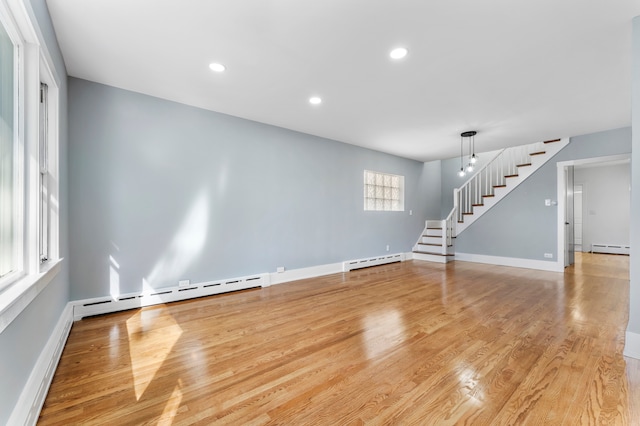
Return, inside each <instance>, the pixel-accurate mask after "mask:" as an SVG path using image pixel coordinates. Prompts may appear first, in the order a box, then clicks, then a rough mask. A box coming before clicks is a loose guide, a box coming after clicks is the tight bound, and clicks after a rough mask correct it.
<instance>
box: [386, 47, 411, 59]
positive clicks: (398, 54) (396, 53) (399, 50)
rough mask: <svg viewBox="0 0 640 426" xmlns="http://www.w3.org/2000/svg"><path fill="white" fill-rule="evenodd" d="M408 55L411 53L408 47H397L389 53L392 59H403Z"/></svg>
mask: <svg viewBox="0 0 640 426" xmlns="http://www.w3.org/2000/svg"><path fill="white" fill-rule="evenodd" d="M407 53H409V50H407V48H406V47H396V48H395V49H393V50H392V51H391V53H389V56H390V57H391V59H402V58H404V57H405V56H407Z"/></svg>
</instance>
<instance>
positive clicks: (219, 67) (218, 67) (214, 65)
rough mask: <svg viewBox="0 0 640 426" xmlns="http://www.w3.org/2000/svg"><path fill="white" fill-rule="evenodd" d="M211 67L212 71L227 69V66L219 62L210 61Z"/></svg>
mask: <svg viewBox="0 0 640 426" xmlns="http://www.w3.org/2000/svg"><path fill="white" fill-rule="evenodd" d="M209 68H211V71H215V72H223V71H224V70H226V69H227V67H225V66H224V65H222V64H219V63H217V62H212V63H210V64H209Z"/></svg>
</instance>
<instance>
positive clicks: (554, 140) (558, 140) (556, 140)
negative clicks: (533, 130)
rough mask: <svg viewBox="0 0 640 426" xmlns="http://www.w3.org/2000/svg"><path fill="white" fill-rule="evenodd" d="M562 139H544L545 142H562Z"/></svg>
mask: <svg viewBox="0 0 640 426" xmlns="http://www.w3.org/2000/svg"><path fill="white" fill-rule="evenodd" d="M561 140H562V139H551V140H549V141H544V142H543V143H554V142H560V141H561Z"/></svg>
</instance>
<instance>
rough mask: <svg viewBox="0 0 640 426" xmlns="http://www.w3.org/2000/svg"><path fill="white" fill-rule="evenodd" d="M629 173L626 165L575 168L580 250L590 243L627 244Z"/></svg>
mask: <svg viewBox="0 0 640 426" xmlns="http://www.w3.org/2000/svg"><path fill="white" fill-rule="evenodd" d="M605 164H606V163H605ZM630 172H631V170H630V167H629V163H628V162H627V163H625V164H616V165H604V164H603V165H602V166H598V167H585V168H578V167H576V168H575V172H574V182H575V184H582V185H583V194H582V198H583V202H582V217H583V227H582V228H583V232H582V247H583V251H590V250H591V244H593V243H596V244H625V245H628V244H629V219H630V211H631V203H630V201H631V197H630V195H631V193H630V190H631V173H630Z"/></svg>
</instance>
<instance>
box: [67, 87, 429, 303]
mask: <svg viewBox="0 0 640 426" xmlns="http://www.w3.org/2000/svg"><path fill="white" fill-rule="evenodd" d="M69 98H70V109H69V116H70V146H71V148H70V170H69V173H70V193H71V200H70V202H71V206H70V220H71V222H72V223H73V228H72V229H71V235H70V238H71V252H72V256H73V258H72V264H71V298H72V299H74V300H75V299H84V298H90V297H96V296H105V295H109V294H110V293H111V292H117V293H120V294H122V293H127V292H136V291H140V290H141V289H143V288H144V287H143V283H144V285H145V286H146V285H148V286H149V287H151V288H162V287H167V286H174V285H177V283H178V280H180V279H190V280H191V281H192V282H203V281H209V280H215V279H222V278H232V277H239V276H245V275H251V274H256V273H262V272H275V270H276V268H277V267H278V266H284V267H285V268H287V269H296V268H304V267H311V266H316V265H323V264H330V263H335V262H340V261H344V260H349V259H356V258H363V257H369V256H375V255H380V254H384V253H386V251H385V246H386V245H387V244H388V245H389V246H390V252H391V253H394V252H407V251H410V250H411V247H412V245H413V244H414V243H415V240H416V239H417V237H418V235H419V232H420V231H421V230H422V227H423V223H424V219H425V213H426V206H427V205H428V203H427V200H426V198H425V194H427V193H428V192H429V189H428V188H425V187H424V183H425V182H424V181H425V179H423V173H424V172H425V171H426V172H427V173H430V172H433V170H431V169H430V168H428V167H427V168H425V166H424V164H423V163H420V162H416V161H413V160H407V159H403V158H399V157H394V156H391V155H387V154H382V153H379V152H375V151H371V150H366V149H362V148H359V147H355V146H352V145H347V144H344V143H340V142H336V141H331V140H327V139H322V138H318V137H314V136H310V135H306V134H301V133H297V132H293V131H290V130H286V129H282V128H278V127H274V126H268V125H264V124H260V123H256V122H252V121H247V120H243V119H240V118H236V117H231V116H227V115H223V114H218V113H214V112H211V111H205V110H201V109H197V108H193V107H189V106H185V105H181V104H177V103H174V102H169V101H165V100H161V99H158V98H153V97H150V96H145V95H141V94H138V93H133V92H128V91H125V90H120V89H116V88H113V87H108V86H104V85H100V84H96V83H91V82H88V81H84V80H79V79H74V78H70V79H69ZM365 169H369V170H374V171H379V172H385V173H393V174H399V175H404V176H405V197H406V199H405V211H404V212H365V211H364V209H363V171H364V170H365ZM437 202H438V200H437V199H436V200H434V203H437ZM409 210H413V215H412V216H410V215H409ZM112 287H116V288H115V289H113V288H112Z"/></svg>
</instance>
